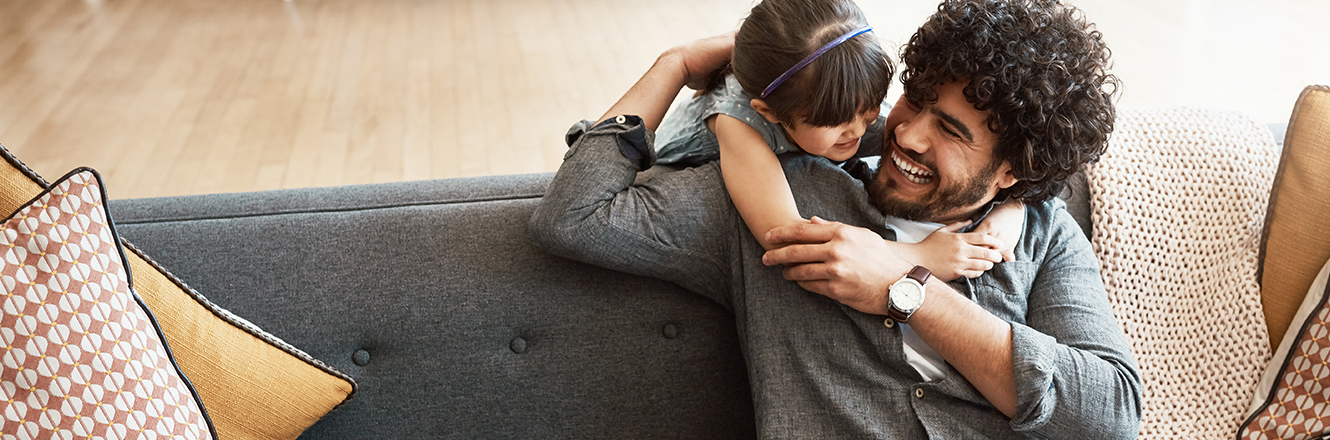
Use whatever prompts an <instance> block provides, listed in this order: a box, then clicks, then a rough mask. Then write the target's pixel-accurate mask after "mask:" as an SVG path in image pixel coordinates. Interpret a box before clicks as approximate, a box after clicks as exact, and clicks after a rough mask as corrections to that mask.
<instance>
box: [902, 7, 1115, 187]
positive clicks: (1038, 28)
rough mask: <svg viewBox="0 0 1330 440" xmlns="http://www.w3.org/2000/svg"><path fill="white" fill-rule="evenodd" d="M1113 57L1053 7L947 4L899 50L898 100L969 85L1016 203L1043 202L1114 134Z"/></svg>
mask: <svg viewBox="0 0 1330 440" xmlns="http://www.w3.org/2000/svg"><path fill="white" fill-rule="evenodd" d="M1110 55H1111V52H1110V51H1109V49H1108V46H1107V45H1106V44H1104V41H1103V38H1102V35H1100V33H1099V31H1098V30H1096V29H1095V27H1094V24H1092V23H1087V22H1086V21H1085V18H1084V16H1083V14H1081V12H1080V11H1079V10H1077V9H1076V8H1074V7H1071V6H1066V5H1062V4H1059V3H1058V2H1057V0H945V1H944V2H943V3H942V4H941V5H940V6H938V11H937V13H935V14H933V16H932V17H930V18H929V19H928V21H927V22H926V23H924V25H923V26H922V27H920V28H919V31H918V32H916V33H915V34H914V36H913V37H911V38H910V42H909V44H907V45H906V46H905V48H904V49H902V53H901V62H902V63H904V64H905V66H906V67H905V70H903V71H902V72H901V82H902V83H903V85H904V86H905V92H904V93H905V98H906V99H908V100H910V101H912V102H933V101H936V100H937V94H936V93H935V92H934V91H933V87H934V86H936V85H938V84H942V83H945V82H951V81H968V85H966V86H965V89H964V93H965V98H966V99H967V100H968V101H969V102H971V103H973V104H974V106H975V108H977V109H979V110H984V111H987V112H988V115H989V119H988V129H989V130H991V131H992V132H993V133H994V134H995V135H996V137H997V145H996V147H995V148H994V153H993V158H994V160H999V161H1006V162H1007V163H1009V164H1010V165H1011V167H1012V172H1013V173H1014V175H1015V177H1016V179H1017V180H1018V181H1017V182H1016V184H1015V185H1013V186H1012V187H1011V188H1010V190H1009V191H1010V193H1011V195H1012V196H1013V197H1016V198H1020V199H1025V200H1031V201H1042V200H1045V199H1047V198H1049V197H1052V196H1055V195H1057V194H1058V193H1059V192H1061V190H1062V188H1063V185H1064V182H1065V181H1066V179H1067V178H1068V177H1070V176H1071V175H1072V174H1075V173H1076V172H1077V171H1078V170H1080V169H1081V167H1082V165H1084V164H1086V163H1090V162H1094V161H1096V160H1098V159H1099V156H1100V155H1102V154H1103V153H1104V150H1105V148H1107V146H1108V135H1109V133H1110V132H1112V131H1113V119H1114V109H1113V95H1115V94H1116V93H1117V89H1118V85H1119V81H1118V79H1117V77H1115V76H1113V75H1111V74H1109V73H1108V69H1109V68H1110V67H1111V64H1112V63H1111V62H1110V60H1109V56H1110Z"/></svg>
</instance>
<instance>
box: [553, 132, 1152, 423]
mask: <svg viewBox="0 0 1330 440" xmlns="http://www.w3.org/2000/svg"><path fill="white" fill-rule="evenodd" d="M587 127H589V124H585V125H581V126H580V127H575V128H574V130H573V132H571V133H570V137H569V139H570V143H571V144H572V146H571V148H570V149H569V151H568V154H567V156H566V157H565V161H564V163H563V165H562V167H561V168H560V169H559V172H558V174H557V175H556V176H555V178H554V180H553V181H552V182H551V184H550V188H549V190H548V191H547V193H546V195H545V198H544V200H543V202H542V203H541V206H540V207H539V208H538V209H537V211H536V214H535V215H534V216H533V218H532V220H531V226H532V233H533V235H534V237H535V239H536V240H537V241H538V242H539V243H540V244H541V245H542V246H544V247H545V248H546V249H548V250H550V251H551V252H553V253H556V254H559V255H562V256H566V257H568V258H573V259H576V260H580V261H584V262H588V263H591V264H596V265H600V266H604V267H608V268H612V269H616V270H620V271H624V272H629V273H634V274H639V275H645V276H651V277H656V278H661V279H665V280H669V281H672V282H674V283H677V284H679V285H681V286H683V287H684V288H687V289H689V290H691V291H694V292H697V293H698V294H701V295H704V296H706V297H708V298H710V299H712V300H714V301H716V302H717V303H719V304H721V305H722V306H724V307H726V308H728V309H729V310H731V311H733V312H734V314H735V321H736V325H737V327H738V329H737V330H738V334H739V340H740V343H741V346H742V349H743V351H744V353H743V354H744V358H745V360H746V361H747V365H748V373H749V380H750V382H751V386H752V390H753V401H754V405H755V415H756V419H757V424H758V426H757V430H758V435H759V436H761V437H762V438H792V439H806V438H836V439H843V438H900V439H916V438H929V437H931V438H1023V437H1037V438H1133V437H1135V435H1136V433H1137V429H1138V425H1139V423H1140V417H1141V380H1140V375H1139V373H1138V371H1137V368H1136V364H1135V362H1134V361H1133V359H1132V356H1131V352H1130V351H1129V348H1128V345H1127V343H1126V341H1125V339H1124V337H1123V334H1122V331H1121V329H1120V328H1119V327H1118V324H1117V322H1116V321H1115V320H1114V318H1113V313H1112V310H1111V309H1110V306H1109V303H1108V299H1107V296H1106V294H1105V291H1104V287H1103V282H1102V280H1101V278H1100V276H1099V264H1098V261H1097V259H1096V258H1095V256H1094V253H1093V251H1092V250H1091V247H1090V243H1089V242H1088V241H1087V240H1086V238H1085V236H1084V235H1083V233H1082V232H1081V230H1080V228H1079V227H1078V226H1077V225H1076V223H1075V221H1073V220H1072V218H1071V216H1070V215H1069V214H1067V212H1066V209H1065V206H1064V204H1063V203H1062V202H1061V201H1060V200H1056V199H1054V200H1050V201H1048V202H1045V203H1040V204H1030V205H1029V206H1028V207H1027V209H1026V216H1027V217H1026V219H1025V231H1024V235H1023V236H1022V237H1021V238H1020V241H1019V242H1018V244H1017V247H1016V261H1013V262H1007V263H1002V264H998V265H996V266H995V267H994V268H993V270H990V271H989V272H987V273H985V274H984V275H982V276H980V277H978V278H975V279H972V280H966V279H961V280H958V281H956V282H953V283H952V287H954V288H955V289H956V290H957V291H959V292H960V293H961V294H964V295H967V296H969V297H970V298H971V299H972V300H974V301H975V302H976V303H978V304H979V305H980V306H982V307H983V308H984V309H986V310H988V311H989V312H991V313H993V314H994V315H996V316H998V317H999V318H1002V319H1004V320H1006V321H1007V322H1010V323H1011V326H1012V350H1013V359H1012V361H1013V362H1012V369H1013V370H1014V372H1015V378H1016V387H1017V391H1018V394H1017V415H1016V417H1015V418H1014V419H1009V418H1007V417H1006V416H1005V415H1003V414H1002V413H1001V412H999V411H998V410H997V409H996V408H994V407H993V406H992V405H991V404H990V403H989V402H988V401H987V400H986V399H985V398H984V397H983V396H982V395H981V394H980V393H979V392H978V391H977V390H976V389H975V388H974V387H973V386H971V385H970V383H969V382H968V381H967V380H966V379H965V378H964V377H962V376H961V375H960V373H958V372H957V371H956V370H955V369H953V368H951V367H950V366H949V365H948V366H946V369H945V370H946V371H945V373H946V378H945V379H943V380H940V381H934V382H926V381H924V380H923V379H922V378H921V377H920V376H919V374H918V373H917V372H916V371H915V370H914V369H913V368H911V367H910V366H909V364H908V362H907V361H906V359H905V355H904V353H903V352H902V349H901V344H902V342H901V333H900V330H899V326H896V327H894V328H889V327H887V326H885V325H883V317H882V316H873V315H868V314H864V313H861V312H858V311H856V310H854V309H851V308H849V307H846V306H844V305H842V304H840V303H837V302H835V301H833V300H831V299H829V298H826V297H824V296H822V295H818V294H815V293H811V292H808V291H806V290H803V289H802V288H800V287H799V286H798V285H797V284H795V283H793V282H790V281H787V280H785V279H784V278H783V277H782V275H781V268H780V267H767V266H764V265H763V264H762V262H761V256H762V254H763V253H764V250H763V248H762V246H761V245H760V244H758V242H757V241H756V240H755V239H753V237H752V235H751V234H750V233H749V231H748V229H747V227H746V226H745V224H744V222H743V220H742V218H740V216H739V214H738V212H737V211H736V210H735V208H734V207H733V205H732V203H731V202H730V199H729V195H728V194H727V192H726V191H725V186H724V182H723V181H722V178H721V173H720V168H719V164H717V163H714V162H713V163H710V164H706V165H703V166H699V167H695V168H688V169H684V170H680V171H675V172H669V173H659V174H651V175H644V176H639V171H641V170H644V169H647V168H649V167H650V166H651V164H652V160H653V159H654V153H653V152H652V149H651V144H652V141H653V136H654V135H653V133H652V132H651V131H650V130H648V129H646V128H645V126H643V125H642V124H641V120H640V119H639V118H636V117H631V116H630V117H627V118H622V119H619V120H611V121H608V122H607V123H603V124H600V125H599V126H596V127H595V128H592V129H589V130H587ZM583 131H585V133H583ZM781 161H782V164H783V165H784V167H785V173H786V176H787V178H788V180H789V182H790V187H791V189H792V190H793V192H794V197H795V201H796V202H797V204H798V206H799V211H800V213H801V214H802V215H803V216H804V217H810V216H813V215H817V216H820V217H822V218H825V219H827V220H834V221H840V222H844V223H847V224H851V225H857V226H862V227H866V228H868V229H871V230H873V231H875V232H877V233H879V234H886V233H887V230H886V226H885V221H884V217H883V215H882V213H880V212H878V211H877V210H876V209H875V208H874V207H873V206H872V205H871V204H870V203H869V202H868V200H867V197H866V195H865V192H864V187H863V182H861V181H860V180H858V179H855V178H854V177H852V176H851V175H850V174H848V173H846V172H845V171H844V170H843V169H842V168H841V167H840V166H838V165H836V164H834V163H832V162H830V161H828V160H826V159H825V158H820V157H815V156H809V155H804V154H793V155H785V156H782V158H781Z"/></svg>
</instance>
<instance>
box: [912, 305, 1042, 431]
mask: <svg viewBox="0 0 1330 440" xmlns="http://www.w3.org/2000/svg"><path fill="white" fill-rule="evenodd" d="M927 292H928V293H927V295H928V297H927V298H928V299H927V301H924V305H923V306H922V307H920V308H919V310H918V311H916V312H915V313H914V315H912V316H911V317H910V327H911V328H913V329H914V331H915V333H917V334H918V335H919V338H920V339H923V340H924V342H925V343H927V344H928V346H929V347H932V348H933V350H934V351H937V352H938V354H940V355H942V357H943V358H944V359H946V360H947V362H948V363H950V364H951V366H952V367H954V368H956V371H958V372H960V373H961V375H962V376H965V379H966V380H968V381H970V384H971V385H974V387H975V389H977V390H979V392H980V393H981V394H983V395H984V397H985V398H987V399H988V401H989V403H992V404H993V406H994V407H996V408H997V409H998V411H1002V413H1003V414H1006V415H1007V417H1014V416H1015V414H1016V378H1015V373H1014V372H1013V371H1012V347H1011V324H1008V323H1007V322H1006V321H1003V320H1002V319H1000V318H998V317H997V316H994V315H993V314H992V313H989V312H988V311H987V310H984V309H983V308H982V307H979V305H978V304H975V303H974V302H973V301H970V300H969V299H967V298H965V297H963V296H961V295H960V294H959V293H957V292H956V291H955V290H952V288H951V286H948V285H947V284H946V283H943V282H941V281H938V280H937V279H932V280H930V281H929V283H928V288H927Z"/></svg>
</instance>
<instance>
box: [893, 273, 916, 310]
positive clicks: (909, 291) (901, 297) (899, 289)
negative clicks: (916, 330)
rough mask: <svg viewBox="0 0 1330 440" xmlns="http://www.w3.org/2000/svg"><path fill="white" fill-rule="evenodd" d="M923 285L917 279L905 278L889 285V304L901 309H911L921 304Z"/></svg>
mask: <svg viewBox="0 0 1330 440" xmlns="http://www.w3.org/2000/svg"><path fill="white" fill-rule="evenodd" d="M923 287H924V286H921V285H919V282H918V281H915V280H911V279H905V280H902V281H901V282H899V283H896V284H895V285H893V286H891V304H892V306H895V307H896V308H897V309H899V310H901V311H907V312H908V311H913V310H914V309H917V308H919V306H920V305H923V302H924V291H923V290H924V289H923Z"/></svg>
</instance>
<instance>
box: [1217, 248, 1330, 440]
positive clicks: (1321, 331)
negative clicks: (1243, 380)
mask: <svg viewBox="0 0 1330 440" xmlns="http://www.w3.org/2000/svg"><path fill="white" fill-rule="evenodd" d="M1328 266H1330V265H1328ZM1324 274H1325V272H1324V271H1323V272H1322V275H1321V277H1322V279H1321V281H1320V283H1321V284H1325V281H1324V276H1325V275H1324ZM1315 287H1318V286H1317V285H1315V284H1314V285H1313V288H1315ZM1308 294H1309V295H1315V296H1314V297H1313V298H1316V299H1318V300H1319V301H1318V302H1317V304H1316V306H1315V309H1313V310H1312V311H1311V313H1309V314H1308V315H1307V320H1306V321H1305V322H1302V323H1294V324H1300V327H1298V329H1299V330H1300V331H1299V333H1298V334H1297V338H1296V339H1294V340H1292V341H1291V342H1292V343H1291V345H1289V347H1290V349H1289V350H1287V352H1288V356H1285V357H1284V358H1283V359H1278V358H1277V359H1275V360H1273V361H1272V362H1280V369H1279V370H1278V375H1277V376H1275V377H1276V379H1275V381H1274V384H1273V387H1272V389H1271V390H1270V391H1269V394H1268V395H1267V397H1266V399H1265V404H1264V406H1263V407H1262V409H1261V410H1260V411H1257V412H1256V413H1255V414H1252V416H1251V417H1249V418H1248V419H1247V421H1246V423H1243V425H1242V429H1241V430H1240V431H1239V432H1238V438H1239V439H1241V440H1264V439H1307V438H1320V436H1323V435H1325V434H1327V433H1330V403H1328V402H1330V304H1328V303H1327V301H1326V300H1327V299H1330V285H1327V286H1326V288H1325V289H1324V291H1323V292H1308ZM1302 313H1303V311H1301V310H1300V311H1299V315H1301V314H1302ZM1285 344H1288V342H1285ZM1281 349H1282V347H1281ZM1271 366H1272V367H1273V366H1274V365H1271ZM1260 391H1261V392H1266V390H1260Z"/></svg>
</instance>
